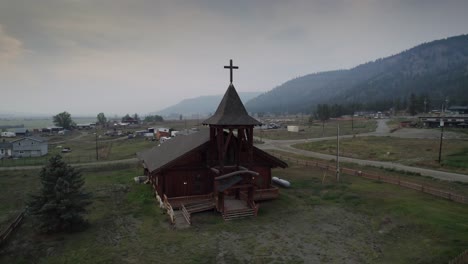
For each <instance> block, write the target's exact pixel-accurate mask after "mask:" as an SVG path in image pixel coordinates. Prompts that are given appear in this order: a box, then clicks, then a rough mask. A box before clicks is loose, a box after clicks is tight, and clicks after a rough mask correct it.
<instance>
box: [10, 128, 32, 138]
mask: <svg viewBox="0 0 468 264" xmlns="http://www.w3.org/2000/svg"><path fill="white" fill-rule="evenodd" d="M14 132H15V134H16V136H19V137H27V136H29V130H28V129H26V128H15V131H14Z"/></svg>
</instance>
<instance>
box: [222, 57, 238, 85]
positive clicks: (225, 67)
mask: <svg viewBox="0 0 468 264" xmlns="http://www.w3.org/2000/svg"><path fill="white" fill-rule="evenodd" d="M224 69H229V71H230V72H231V83H232V70H233V69H239V67H238V66H232V60H229V66H224Z"/></svg>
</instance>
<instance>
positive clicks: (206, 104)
mask: <svg viewBox="0 0 468 264" xmlns="http://www.w3.org/2000/svg"><path fill="white" fill-rule="evenodd" d="M259 94H261V92H239V97H240V98H241V100H242V102H244V103H245V102H247V101H248V100H250V99H252V98H254V97H256V96H258V95H259ZM222 97H223V94H218V95H208V96H200V97H196V98H190V99H185V100H182V101H181V102H179V103H177V104H175V105H172V106H169V107H167V108H165V109H163V110H160V111H157V112H155V113H156V114H158V115H170V114H181V115H184V116H186V115H197V114H199V115H202V116H203V115H208V114H210V113H214V112H215V111H216V107H218V104H219V102H220V101H221V99H222Z"/></svg>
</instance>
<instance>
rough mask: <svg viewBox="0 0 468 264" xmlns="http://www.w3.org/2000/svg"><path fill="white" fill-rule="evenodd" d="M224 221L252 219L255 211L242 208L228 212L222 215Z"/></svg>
mask: <svg viewBox="0 0 468 264" xmlns="http://www.w3.org/2000/svg"><path fill="white" fill-rule="evenodd" d="M222 215H223V219H224V221H230V220H235V219H240V218H246V217H253V216H255V209H253V208H244V209H237V210H229V211H225V212H223V213H222Z"/></svg>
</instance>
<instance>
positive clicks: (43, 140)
mask: <svg viewBox="0 0 468 264" xmlns="http://www.w3.org/2000/svg"><path fill="white" fill-rule="evenodd" d="M25 139H30V140H34V141H37V142H46V141H47V139H45V138H41V137H22V138H20V139H17V140H13V141H11V143H13V142H17V141H21V140H25Z"/></svg>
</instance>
